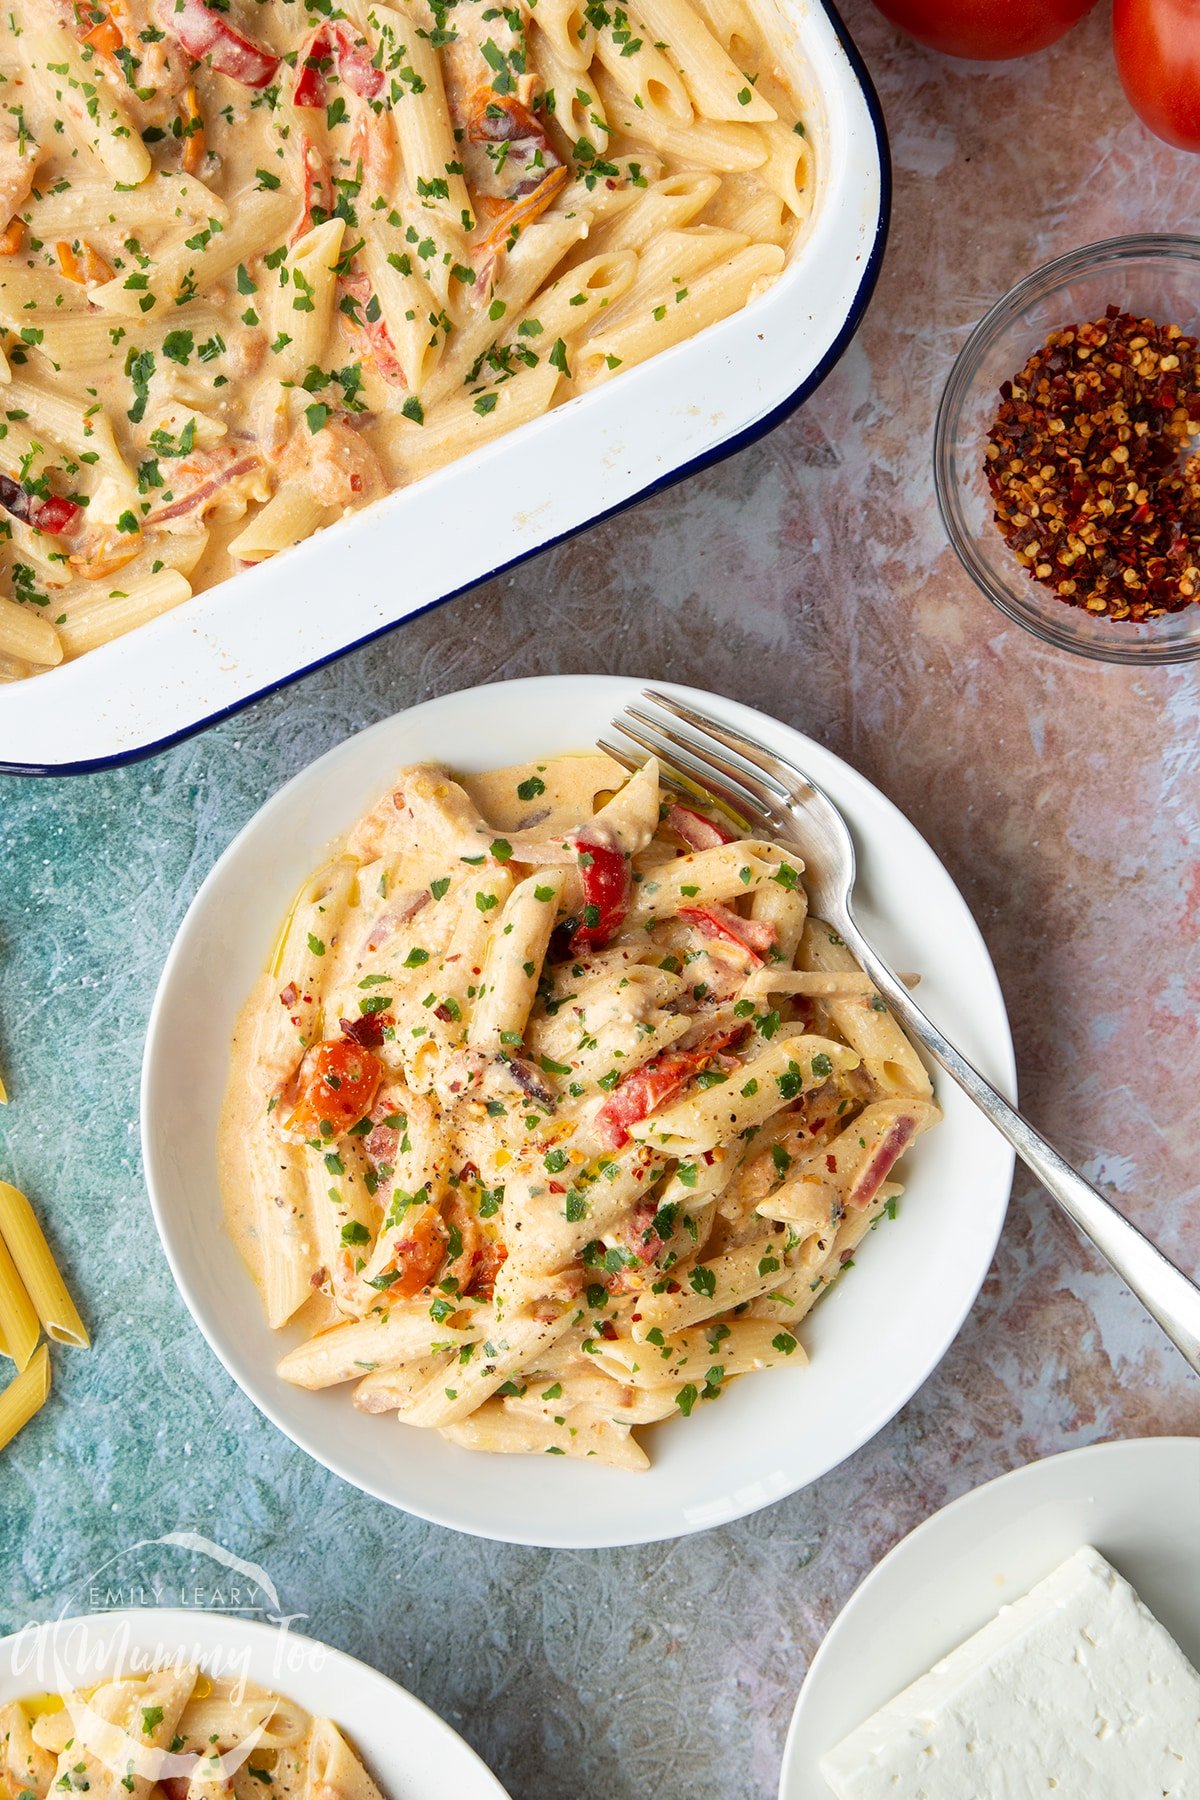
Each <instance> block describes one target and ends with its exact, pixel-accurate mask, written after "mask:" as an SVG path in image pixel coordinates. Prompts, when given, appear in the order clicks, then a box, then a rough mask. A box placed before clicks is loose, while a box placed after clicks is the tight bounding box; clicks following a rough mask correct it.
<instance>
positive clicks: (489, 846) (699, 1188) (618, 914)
mask: <svg viewBox="0 0 1200 1800" xmlns="http://www.w3.org/2000/svg"><path fill="white" fill-rule="evenodd" d="M694 197H695V196H694V195H693V198H694ZM637 254H638V253H636V252H632V251H631V252H629V253H628V255H629V256H630V257H631V258H633V257H635V256H636V255H637ZM664 255H665V256H666V257H667V258H668V260H670V259H671V258H673V256H674V247H673V246H668V247H667V249H666V250H665V251H664ZM602 260H603V259H602ZM581 266H582V265H581ZM574 273H575V276H576V278H578V271H575V272H574ZM546 310H547V312H549V303H548V304H547V309H546ZM512 385H514V386H515V385H516V383H515V382H514V383H513V384H512ZM414 429H415V425H414ZM381 785H382V787H383V791H382V793H381V797H380V799H379V801H378V802H377V804H376V805H374V806H373V807H372V808H371V809H370V810H369V811H368V812H367V813H366V814H365V815H364V817H363V818H362V819H361V820H359V822H358V823H357V824H356V825H355V826H354V827H353V829H352V830H351V831H350V832H349V834H348V836H347V837H346V839H345V841H344V843H343V844H342V845H341V846H340V847H339V850H338V853H337V854H336V855H335V857H334V859H333V861H332V862H331V863H330V864H328V865H326V867H325V868H324V869H323V870H321V871H319V872H318V874H317V875H316V876H315V877H314V878H313V880H312V882H311V883H309V884H306V886H305V888H304V889H303V890H302V891H301V893H300V895H299V896H298V898H297V901H296V902H295V904H294V906H293V908H292V911H291V913H290V914H289V916H288V919H287V921H286V922H285V925H284V927H283V931H282V933H281V947H280V948H278V949H277V951H276V953H275V954H274V955H273V957H272V959H271V963H270V966H269V970H268V973H267V974H266V975H265V976H264V977H263V980H262V981H261V982H260V984H259V986H258V987H257V988H256V989H255V992H254V993H253V994H252V995H251V997H250V999H249V1001H248V1002H247V1007H246V1010H245V1012H244V1014H243V1017H242V1020H241V1022H240V1023H239V1027H238V1033H237V1038H236V1040H235V1054H234V1062H233V1066H232V1070H231V1075H230V1083H229V1091H228V1094H227V1098H226V1105H225V1113H224V1121H223V1125H222V1138H221V1160H222V1184H223V1188H224V1191H225V1195H226V1205H227V1208H228V1211H229V1216H230V1222H231V1229H232V1230H233V1232H234V1235H235V1238H236V1239H237V1241H238V1242H239V1244H240V1245H241V1247H242V1250H243V1253H244V1254H245V1256H246V1259H247V1261H248V1263H249V1264H250V1267H251V1269H252V1271H253V1272H254V1274H255V1275H256V1276H257V1278H258V1280H259V1283H260V1285H261V1286H262V1288H263V1291H264V1295H265V1298H266V1301H267V1313H268V1319H269V1321H270V1323H271V1324H272V1325H276V1326H278V1325H281V1324H283V1323H285V1322H287V1321H288V1320H290V1321H292V1329H293V1331H294V1333H295V1335H294V1337H293V1339H292V1340H291V1342H290V1344H289V1347H288V1348H287V1349H286V1352H285V1354H284V1355H283V1356H282V1358H281V1360H280V1361H279V1364H278V1372H279V1374H280V1376H281V1377H282V1379H284V1380H285V1381H289V1382H292V1383H294V1384H295V1385H297V1386H300V1387H304V1388H308V1389H310V1390H322V1389H325V1388H332V1387H336V1386H339V1385H343V1384H346V1383H349V1384H351V1394H350V1399H351V1402H352V1404H353V1405H354V1407H355V1408H356V1409H357V1410H358V1411H359V1412H360V1413H364V1414H369V1415H373V1414H391V1415H392V1416H393V1418H395V1419H397V1420H398V1421H399V1422H400V1423H402V1424H405V1425H408V1426H412V1427H414V1428H422V1429H427V1430H436V1431H440V1432H442V1433H443V1435H445V1436H446V1437H447V1438H448V1439H449V1440H450V1441H451V1442H453V1443H456V1444H458V1445H460V1446H462V1447H464V1448H468V1449H474V1450H488V1451H495V1452H507V1453H519V1454H527V1455H528V1454H538V1455H545V1454H551V1455H559V1454H561V1455H564V1456H573V1457H577V1458H582V1459H584V1460H589V1461H594V1462H597V1463H607V1464H609V1465H611V1466H613V1467H618V1468H625V1469H635V1468H643V1467H645V1466H646V1462H647V1458H646V1454H645V1451H644V1449H643V1447H642V1446H641V1445H639V1444H638V1442H637V1439H636V1435H635V1434H636V1433H637V1431H638V1430H639V1429H640V1428H641V1427H643V1426H645V1425H649V1424H653V1423H656V1422H658V1421H660V1420H664V1419H667V1418H670V1417H673V1416H675V1415H677V1414H687V1413H690V1412H691V1411H692V1410H693V1409H694V1407H696V1406H698V1405H701V1404H702V1403H703V1402H704V1401H707V1400H708V1399H711V1398H714V1397H715V1395H716V1394H717V1393H719V1392H721V1391H722V1388H723V1384H724V1383H726V1382H727V1381H732V1380H735V1379H737V1378H739V1377H741V1376H743V1375H748V1374H754V1373H757V1372H759V1371H762V1370H765V1369H769V1368H772V1367H776V1366H788V1367H791V1368H795V1369H799V1368H802V1367H803V1365H804V1363H805V1360H806V1352H805V1346H804V1344H803V1343H802V1342H801V1339H800V1337H799V1335H798V1328H799V1325H800V1321H801V1320H802V1319H803V1317H804V1316H805V1314H806V1313H807V1311H808V1310H809V1308H810V1307H811V1305H812V1304H813V1302H814V1301H815V1299H816V1298H817V1296H818V1295H819V1294H821V1293H823V1292H824V1291H825V1289H826V1288H827V1287H828V1286H830V1285H832V1283H833V1282H834V1281H835V1280H836V1278H837V1276H838V1274H839V1273H840V1271H841V1269H842V1267H843V1266H844V1265H845V1263H846V1262H848V1261H849V1259H850V1256H851V1253H852V1250H853V1247H854V1246H855V1245H857V1244H858V1243H859V1242H861V1240H862V1236H863V1234H864V1233H865V1232H866V1231H868V1230H869V1229H870V1227H871V1225H872V1223H874V1222H875V1221H876V1220H877V1219H878V1218H879V1217H880V1214H881V1212H882V1211H883V1210H884V1209H886V1208H887V1207H888V1206H889V1204H890V1201H891V1199H892V1197H893V1196H894V1195H895V1193H896V1191H897V1189H896V1186H895V1182H894V1180H893V1176H894V1173H895V1170H896V1166H897V1165H898V1164H899V1163H900V1162H901V1160H902V1158H903V1157H904V1156H905V1155H906V1154H908V1152H909V1150H910V1148H911V1147H912V1146H913V1145H914V1144H915V1143H917V1141H918V1140H919V1138H920V1137H921V1136H922V1135H923V1134H924V1132H925V1131H927V1130H929V1129H930V1128H931V1127H932V1126H933V1125H935V1124H936V1123H937V1120H938V1117H939V1114H938V1110H937V1107H936V1105H935V1104H934V1103H933V1101H932V1100H931V1099H929V1098H928V1097H925V1096H921V1095H918V1094H916V1093H913V1092H911V1091H907V1090H906V1091H894V1090H893V1088H892V1087H890V1086H889V1084H888V1079H887V1074H886V1071H884V1069H883V1064H882V1062H880V1061H878V1060H875V1052H876V1046H875V1045H874V1043H873V1042H872V1043H868V1041H867V1038H866V1037H865V1036H864V1034H863V1032H862V1030H861V1029H860V1027H861V1018H860V1016H859V1014H858V1012H857V1011H855V1012H854V1014H853V1019H852V1024H853V1027H854V1034H855V1035H853V1036H852V1034H851V1032H850V1031H849V1030H846V1031H844V1030H842V1029H841V1027H840V1024H839V1020H840V1019H842V1018H846V1019H850V1018H851V1013H850V1012H849V1011H846V1012H843V1011H842V1010H840V1009H859V1008H863V1007H866V1006H869V1002H870V999H871V997H872V989H871V986H870V983H869V982H868V981H867V978H866V977H865V976H864V975H863V973H862V971H861V970H858V969H856V968H853V967H850V968H846V967H843V966H842V961H841V958H840V957H838V958H837V959H835V960H834V962H833V966H831V967H829V968H817V967H808V966H803V965H804V964H805V963H813V962H817V961H819V960H820V954H821V953H820V952H818V951H816V950H814V949H812V948H811V947H810V946H809V933H810V928H811V929H817V928H818V927H817V926H816V924H815V923H814V922H813V921H810V920H808V919H807V902H806V899H805V894H804V887H803V880H802V874H803V871H802V869H801V867H800V866H799V859H798V858H797V856H796V854H795V851H794V850H792V849H790V848H787V847H785V846H781V845H776V844H774V843H772V842H770V841H768V840H765V839H750V838H743V839H738V838H733V839H731V838H730V830H729V826H728V824H727V823H725V822H722V823H721V824H719V825H718V823H717V822H716V821H715V820H714V819H709V818H706V817H704V816H703V815H702V814H699V813H697V812H696V811H694V810H693V809H692V808H690V807H683V806H680V805H678V804H675V803H673V802H672V801H671V800H670V798H669V796H664V794H663V791H662V789H661V787H660V780H659V771H658V766H657V764H656V763H655V762H654V761H653V760H649V761H647V762H646V763H645V764H644V765H643V766H642V767H640V768H639V769H637V770H636V771H635V772H634V773H633V774H632V775H628V774H627V773H626V771H625V770H623V769H622V768H621V767H620V766H619V765H618V764H616V763H615V762H611V761H609V760H608V759H607V758H606V757H602V756H580V757H561V758H556V759H547V760H545V761H539V762H535V763H531V764H526V765H522V766H520V767H518V768H516V769H508V770H498V771H494V772H491V773H487V774H479V775H469V776H461V777H455V776H454V775H452V774H451V773H450V771H449V770H447V769H446V768H444V767H442V766H441V765H435V764H418V765H415V766H413V767H411V768H407V769H402V770H400V771H398V772H396V773H395V774H393V775H392V776H391V779H390V780H388V781H387V782H386V784H381ZM696 846H699V847H696ZM820 929H825V928H820ZM830 948H831V949H832V948H833V946H830ZM797 958H798V959H799V960H800V963H801V965H802V966H800V967H796V966H795V959H797ZM281 1001H282V1002H283V1005H282V1006H281V1005H280V1002H281ZM814 1016H816V1017H817V1019H818V1023H817V1024H816V1025H814V1023H813V1018H814ZM889 1023H890V1020H889ZM868 1051H870V1054H871V1058H872V1059H873V1060H870V1061H868V1056H867V1054H866V1053H867V1052H868ZM280 1171H287V1172H288V1173H287V1177H286V1179H287V1181H288V1182H290V1183H292V1185H293V1186H295V1187H297V1188H298V1189H299V1191H300V1192H301V1194H302V1199H301V1201H300V1202H299V1203H298V1204H295V1205H294V1204H293V1202H292V1201H291V1200H290V1199H289V1198H288V1193H289V1192H290V1189H287V1188H285V1187H283V1186H281V1183H280V1179H279V1172H280ZM281 1195H282V1196H283V1198H282V1203H281ZM292 1213H295V1214H296V1216H297V1219H298V1218H300V1217H301V1216H302V1217H303V1218H304V1219H307V1220H311V1226H310V1227H308V1228H307V1229H308V1232H309V1241H310V1244H311V1248H310V1249H309V1250H308V1251H307V1252H306V1254H305V1255H304V1256H297V1254H296V1250H297V1243H298V1242H300V1241H302V1240H303V1239H304V1228H301V1227H300V1226H299V1225H296V1224H294V1223H293V1222H290V1215H291V1214H292ZM289 1234H290V1236H291V1241H290V1242H289ZM282 1269H291V1270H292V1274H291V1275H290V1276H288V1277H287V1278H285V1276H284V1275H283V1274H281V1273H279V1271H280V1270H282ZM281 1295H282V1296H283V1300H282V1303H281V1300H280V1296H281Z"/></svg>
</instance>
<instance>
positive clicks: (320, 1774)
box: [0, 1365, 382, 1800]
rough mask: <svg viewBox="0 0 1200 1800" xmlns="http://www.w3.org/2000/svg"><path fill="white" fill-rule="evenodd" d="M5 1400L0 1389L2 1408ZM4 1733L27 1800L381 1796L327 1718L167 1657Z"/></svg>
mask: <svg viewBox="0 0 1200 1800" xmlns="http://www.w3.org/2000/svg"><path fill="white" fill-rule="evenodd" d="M47 1369H48V1365H47ZM18 1379H19V1380H21V1381H24V1380H25V1379H26V1377H24V1376H21V1377H19V1378H18ZM47 1379H48V1376H47ZM16 1385H17V1384H16V1383H13V1384H12V1387H10V1388H9V1389H8V1390H7V1393H11V1392H12V1391H13V1388H15V1386H16ZM3 1405H4V1396H0V1412H2V1411H3ZM31 1719H32V1721H33V1723H32V1725H31V1724H30V1720H31ZM0 1731H2V1732H3V1739H2V1740H0V1775H7V1777H8V1778H9V1779H10V1780H11V1782H12V1783H14V1784H15V1785H14V1792H15V1791H16V1788H20V1789H22V1790H24V1791H27V1792H28V1794H29V1800H51V1795H52V1794H53V1793H55V1792H57V1791H59V1790H64V1791H65V1790H67V1789H70V1790H71V1791H73V1792H77V1793H78V1792H86V1793H88V1794H91V1795H93V1796H102V1797H103V1800H121V1797H122V1796H125V1797H126V1800H127V1797H128V1796H130V1795H132V1796H133V1797H134V1800H151V1797H153V1796H159V1795H163V1794H168V1793H170V1794H174V1793H176V1792H182V1793H184V1794H186V1795H187V1796H188V1797H189V1800H228V1797H229V1796H231V1795H232V1796H235V1797H236V1800H249V1796H251V1795H254V1794H257V1793H259V1792H260V1791H261V1789H262V1788H263V1787H268V1788H270V1790H271V1791H272V1793H278V1794H280V1795H282V1796H284V1800H303V1797H304V1796H305V1795H307V1797H308V1800H382V1795H381V1792H380V1789H379V1788H377V1787H376V1785H375V1783H374V1781H373V1780H372V1779H371V1777H370V1776H369V1775H368V1773H367V1771H366V1769H365V1767H364V1766H363V1764H362V1762H361V1760H360V1759H359V1757H358V1756H357V1754H356V1753H355V1751H354V1750H353V1749H352V1748H351V1746H350V1744H349V1742H348V1741H347V1739H346V1738H345V1737H344V1736H343V1734H342V1733H341V1732H340V1731H339V1730H338V1728H337V1726H336V1725H334V1724H333V1722H332V1721H331V1720H330V1719H327V1718H313V1717H312V1716H311V1715H310V1714H308V1713H307V1712H305V1711H304V1709H303V1708H302V1707H300V1706H298V1705H296V1704H295V1703H294V1702H293V1701H290V1700H287V1699H284V1698H282V1697H281V1696H279V1695H278V1694H274V1693H271V1692H269V1691H268V1690H267V1689H265V1688H262V1687H258V1686H256V1685H255V1684H254V1683H253V1682H250V1681H248V1680H247V1679H246V1678H245V1676H244V1675H242V1674H238V1675H236V1676H230V1675H224V1674H220V1673H214V1674H213V1675H211V1676H210V1675H209V1674H207V1673H206V1672H205V1671H204V1670H202V1669H200V1668H199V1667H198V1666H197V1665H196V1664H194V1663H188V1662H185V1661H182V1660H180V1661H177V1662H166V1661H164V1660H162V1657H161V1652H160V1653H159V1660H158V1661H156V1662H155V1664H154V1665H153V1666H152V1667H151V1668H150V1669H149V1670H147V1669H146V1668H145V1667H144V1665H141V1664H138V1665H136V1666H135V1667H134V1668H133V1669H132V1670H131V1671H130V1672H129V1673H128V1674H118V1675H115V1676H113V1675H109V1676H106V1677H105V1678H104V1679H102V1680H101V1681H99V1682H98V1683H97V1684H96V1685H94V1686H89V1687H87V1688H85V1689H82V1690H79V1691H76V1692H67V1693H64V1694H61V1695H55V1694H41V1695H30V1696H29V1698H28V1699H27V1700H26V1701H24V1702H20V1701H18V1702H17V1703H15V1704H14V1705H12V1706H9V1707H7V1708H0ZM5 1745H7V1769H6V1767H5V1761H4V1746H5ZM176 1783H178V1784H179V1786H178V1788H176V1786H175V1784H176Z"/></svg>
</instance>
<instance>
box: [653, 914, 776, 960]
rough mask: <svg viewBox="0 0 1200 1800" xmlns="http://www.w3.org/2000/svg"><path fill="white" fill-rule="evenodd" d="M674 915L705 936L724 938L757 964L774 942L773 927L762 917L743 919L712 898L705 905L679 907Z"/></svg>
mask: <svg viewBox="0 0 1200 1800" xmlns="http://www.w3.org/2000/svg"><path fill="white" fill-rule="evenodd" d="M676 917H677V918H680V919H686V920H687V922H688V924H689V925H694V926H695V927H696V929H697V930H698V931H702V932H703V933H704V935H705V937H715V938H724V939H725V941H726V942H727V943H730V944H736V945H737V947H738V949H739V950H744V951H745V953H746V955H747V956H748V957H750V958H751V960H752V961H753V962H755V963H759V964H761V963H762V961H763V958H764V957H765V956H766V955H767V953H768V951H769V950H770V949H771V946H772V945H773V944H774V942H775V927H774V925H769V924H767V922H766V921H765V920H763V919H743V918H742V916H741V914H740V913H735V912H734V910H733V908H732V907H730V906H721V905H719V904H718V903H717V902H716V901H713V902H712V904H711V905H709V906H681V907H680V908H679V911H678V913H677V914H676Z"/></svg>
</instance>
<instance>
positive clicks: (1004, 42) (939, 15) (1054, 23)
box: [875, 0, 1187, 62]
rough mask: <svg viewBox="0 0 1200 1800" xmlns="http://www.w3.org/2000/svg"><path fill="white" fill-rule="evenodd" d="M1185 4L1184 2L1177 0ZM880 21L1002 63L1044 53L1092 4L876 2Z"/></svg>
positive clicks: (934, 44) (1056, 0)
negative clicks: (1034, 52) (1008, 59)
mask: <svg viewBox="0 0 1200 1800" xmlns="http://www.w3.org/2000/svg"><path fill="white" fill-rule="evenodd" d="M1179 3H1180V4H1181V5H1186V4H1187V0H1179ZM875 4H876V6H877V7H878V8H879V10H880V12H881V13H882V14H883V15H884V17H885V18H887V19H890V20H891V21H892V24H893V25H898V26H899V27H900V29H901V31H907V33H908V34H909V36H910V37H914V38H916V40H917V42H918V43H919V44H926V45H928V47H929V48H930V49H931V50H941V51H943V52H944V53H945V54H946V55H947V56H969V57H975V58H977V59H978V60H979V61H981V62H1003V61H1005V60H1006V59H1007V58H1009V57H1013V56H1029V55H1030V54H1031V53H1032V52H1033V51H1035V50H1044V49H1045V48H1046V46H1047V44H1053V43H1054V42H1056V40H1057V39H1058V38H1060V37H1062V36H1063V34H1064V33H1065V32H1068V31H1070V29H1071V27H1072V25H1075V24H1077V23H1078V22H1079V20H1080V19H1082V17H1083V15H1084V14H1085V13H1088V12H1091V10H1092V7H1093V6H1094V5H1095V4H1096V0H875Z"/></svg>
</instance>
